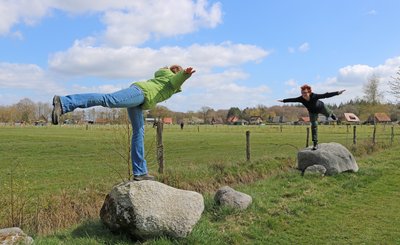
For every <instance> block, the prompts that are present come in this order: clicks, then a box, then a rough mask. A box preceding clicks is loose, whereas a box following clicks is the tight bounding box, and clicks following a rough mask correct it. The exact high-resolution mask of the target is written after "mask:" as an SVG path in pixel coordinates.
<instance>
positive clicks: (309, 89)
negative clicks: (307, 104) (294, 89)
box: [300, 84, 312, 93]
mask: <svg viewBox="0 0 400 245" xmlns="http://www.w3.org/2000/svg"><path fill="white" fill-rule="evenodd" d="M300 89H301V91H303V90H308V92H310V93H311V92H312V90H311V87H310V86H309V85H307V84H304V85H303V86H301V87H300Z"/></svg>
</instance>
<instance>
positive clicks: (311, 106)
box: [278, 84, 345, 150]
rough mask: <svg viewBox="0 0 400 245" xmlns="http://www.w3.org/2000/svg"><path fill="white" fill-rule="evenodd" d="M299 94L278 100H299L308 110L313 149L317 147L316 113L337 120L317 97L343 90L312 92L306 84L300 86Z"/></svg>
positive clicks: (326, 96) (330, 95) (334, 94)
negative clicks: (322, 92) (321, 92)
mask: <svg viewBox="0 0 400 245" xmlns="http://www.w3.org/2000/svg"><path fill="white" fill-rule="evenodd" d="M300 89H301V96H299V97H296V98H288V99H283V100H278V101H279V102H284V103H287V102H299V103H302V104H303V105H304V106H305V107H306V108H307V110H308V114H309V116H310V123H311V137H312V141H313V148H312V149H313V150H316V149H317V148H318V114H322V115H324V116H326V117H327V118H329V117H331V118H332V119H333V120H337V118H336V116H335V114H333V112H332V111H331V110H330V109H329V108H328V107H327V106H326V105H325V104H324V102H322V101H320V100H319V99H324V98H330V97H333V96H336V95H339V94H342V93H343V92H344V91H345V90H340V91H337V92H331V93H324V94H315V93H313V92H312V90H311V87H310V86H309V85H307V84H305V85H303V86H301V87H300Z"/></svg>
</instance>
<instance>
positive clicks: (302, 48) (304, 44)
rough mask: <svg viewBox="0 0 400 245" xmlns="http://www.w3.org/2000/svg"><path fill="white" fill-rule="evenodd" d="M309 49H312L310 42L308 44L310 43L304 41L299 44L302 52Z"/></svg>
mask: <svg viewBox="0 0 400 245" xmlns="http://www.w3.org/2000/svg"><path fill="white" fill-rule="evenodd" d="M308 50H310V44H308V43H303V44H301V45H300V46H299V51H300V52H302V53H305V52H307V51H308Z"/></svg>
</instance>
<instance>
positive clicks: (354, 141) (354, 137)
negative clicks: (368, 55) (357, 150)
mask: <svg viewBox="0 0 400 245" xmlns="http://www.w3.org/2000/svg"><path fill="white" fill-rule="evenodd" d="M356 144H357V127H356V125H354V126H353V145H356Z"/></svg>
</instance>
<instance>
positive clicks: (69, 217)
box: [0, 125, 400, 244]
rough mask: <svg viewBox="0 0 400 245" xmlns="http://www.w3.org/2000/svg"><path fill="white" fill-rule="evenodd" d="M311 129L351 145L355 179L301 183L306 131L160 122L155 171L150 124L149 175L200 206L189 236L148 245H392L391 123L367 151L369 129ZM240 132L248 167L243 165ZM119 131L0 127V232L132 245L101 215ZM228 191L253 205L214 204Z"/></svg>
mask: <svg viewBox="0 0 400 245" xmlns="http://www.w3.org/2000/svg"><path fill="white" fill-rule="evenodd" d="M319 129H320V130H319V134H320V141H321V142H332V141H335V142H339V143H341V144H343V145H345V146H347V147H348V148H349V149H352V151H353V152H354V154H355V156H356V159H357V161H358V164H359V166H360V171H359V172H358V173H355V174H342V175H338V176H334V177H323V178H321V177H315V176H308V177H301V176H300V175H299V172H297V171H296V170H295V169H294V167H295V163H296V154H297V151H298V149H301V148H303V147H304V146H305V143H306V136H305V132H306V127H305V126H283V127H280V126H246V127H243V126H220V125H218V126H199V127H198V126H190V125H188V126H187V127H185V129H184V130H180V129H179V128H178V127H177V126H168V125H166V126H165V128H164V136H163V137H164V147H165V170H166V171H165V173H164V174H162V175H161V174H158V173H157V169H158V166H157V164H156V161H155V151H156V149H155V144H156V143H155V129H153V128H151V127H148V128H146V152H147V160H148V162H149V169H150V172H151V173H152V174H155V175H157V177H158V179H159V180H160V181H162V182H164V183H167V184H169V185H172V186H175V187H178V188H183V189H191V190H196V191H199V192H201V193H203V194H204V196H205V200H206V210H205V212H204V213H203V216H202V219H201V220H200V222H199V223H198V224H197V226H196V227H195V229H194V231H193V233H192V234H191V235H190V236H189V237H188V238H186V239H182V240H171V239H167V238H161V239H157V240H151V241H147V243H148V244H206V243H209V244H265V243H272V244H293V243H297V244H354V243H355V244H359V243H365V244H398V243H400V232H399V230H400V229H398V227H400V214H399V212H397V210H399V208H400V194H399V193H400V192H399V191H398V190H399V187H400V177H398V176H400V175H399V173H400V171H399V165H400V156H399V154H398V152H399V150H400V142H399V136H400V135H399V132H398V131H400V129H399V128H398V126H397V127H396V128H395V129H394V133H395V135H394V142H393V145H391V141H390V137H391V128H390V127H389V126H386V127H384V126H378V128H377V144H376V145H375V146H373V145H372V144H371V139H372V131H373V127H371V126H358V128H357V139H358V143H357V147H353V146H352V142H353V139H352V133H353V132H352V128H351V127H350V128H347V127H346V126H320V128H319ZM247 130H249V131H250V132H251V159H252V160H251V161H250V162H246V160H245V156H246V153H245V132H246V131H247ZM123 132H124V130H123V129H122V128H119V129H118V128H116V127H112V126H102V127H96V126H89V127H88V128H86V127H85V126H80V127H68V126H62V127H54V126H53V127H24V128H14V127H0V136H1V137H0V139H1V141H0V167H1V169H2V171H1V173H0V186H1V187H2V188H1V190H0V195H1V199H0V205H1V206H2V207H4V208H3V209H2V210H0V225H1V226H2V227H3V226H9V225H10V224H13V225H20V226H22V228H25V229H26V230H27V231H28V232H29V231H30V232H31V233H32V234H33V235H35V238H36V241H37V243H38V244H130V243H131V242H132V241H131V240H129V239H127V238H125V237H122V236H114V235H112V234H110V233H109V232H108V231H107V230H106V229H105V228H104V227H103V226H102V225H101V223H100V222H99V220H98V211H99V208H100V207H101V205H102V201H103V200H104V196H105V194H106V193H107V192H108V191H109V190H110V189H111V187H112V186H113V185H114V184H116V183H118V182H120V181H121V180H122V179H123V178H127V177H128V174H127V165H126V162H125V160H124V159H123V157H121V154H122V156H124V154H125V153H126V150H124V148H123V147H126V146H127V138H126V135H124V133H123ZM118 152H119V153H118ZM120 153H121V154H120ZM125 155H126V154H125ZM226 184H228V185H230V186H232V187H235V188H236V189H238V190H240V191H243V192H245V193H248V194H250V195H251V196H252V197H253V201H254V202H253V205H252V206H251V208H250V209H248V210H246V211H244V212H238V211H234V210H229V209H225V208H220V207H217V206H215V205H214V203H213V192H214V191H215V190H216V189H217V188H218V187H220V186H222V185H226ZM10 193H13V195H11V194H10ZM11 216H13V217H11ZM57 220H58V221H57ZM39 221H40V222H39ZM55 231H57V232H56V233H54V232H55ZM45 234H50V235H45Z"/></svg>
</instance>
